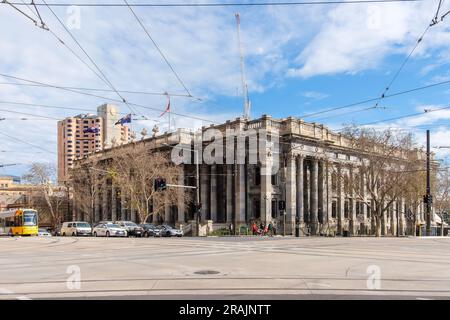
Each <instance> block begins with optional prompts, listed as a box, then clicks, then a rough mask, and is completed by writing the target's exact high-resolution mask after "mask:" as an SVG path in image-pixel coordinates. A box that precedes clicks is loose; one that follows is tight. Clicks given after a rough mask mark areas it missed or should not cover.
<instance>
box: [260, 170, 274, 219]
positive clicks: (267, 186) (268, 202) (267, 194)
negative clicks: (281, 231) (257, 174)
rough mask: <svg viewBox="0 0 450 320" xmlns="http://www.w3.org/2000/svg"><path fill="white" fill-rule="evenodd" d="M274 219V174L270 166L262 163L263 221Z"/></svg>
mask: <svg viewBox="0 0 450 320" xmlns="http://www.w3.org/2000/svg"><path fill="white" fill-rule="evenodd" d="M271 220H272V174H271V169H270V166H269V165H267V164H262V165H261V221H263V222H265V223H269V222H270V221H271Z"/></svg>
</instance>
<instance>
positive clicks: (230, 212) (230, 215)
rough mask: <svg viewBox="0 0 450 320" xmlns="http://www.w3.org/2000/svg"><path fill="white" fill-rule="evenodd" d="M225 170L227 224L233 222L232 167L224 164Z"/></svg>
mask: <svg viewBox="0 0 450 320" xmlns="http://www.w3.org/2000/svg"><path fill="white" fill-rule="evenodd" d="M226 168H227V186H226V187H227V194H226V201H227V223H232V222H233V167H232V165H231V164H226Z"/></svg>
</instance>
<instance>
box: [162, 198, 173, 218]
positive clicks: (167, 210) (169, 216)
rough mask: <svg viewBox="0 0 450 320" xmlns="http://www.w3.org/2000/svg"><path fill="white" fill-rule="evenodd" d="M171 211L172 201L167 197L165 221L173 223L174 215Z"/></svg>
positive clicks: (165, 200)
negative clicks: (172, 215)
mask: <svg viewBox="0 0 450 320" xmlns="http://www.w3.org/2000/svg"><path fill="white" fill-rule="evenodd" d="M170 211H171V207H170V203H169V201H168V200H167V197H166V198H165V199H164V222H165V223H171V222H172V217H171V214H170Z"/></svg>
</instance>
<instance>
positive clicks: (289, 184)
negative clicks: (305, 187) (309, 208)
mask: <svg viewBox="0 0 450 320" xmlns="http://www.w3.org/2000/svg"><path fill="white" fill-rule="evenodd" d="M286 169H287V170H286V213H287V219H286V224H287V226H286V227H287V228H286V231H287V232H288V233H290V232H291V233H293V231H294V228H295V216H296V214H297V200H296V196H297V184H296V183H297V182H296V169H297V168H296V163H295V156H294V155H293V154H288V156H287V168H286Z"/></svg>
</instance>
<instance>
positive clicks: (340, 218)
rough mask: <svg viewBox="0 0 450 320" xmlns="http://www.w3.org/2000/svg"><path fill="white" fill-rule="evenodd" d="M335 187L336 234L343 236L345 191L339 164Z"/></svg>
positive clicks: (342, 173) (341, 169)
mask: <svg viewBox="0 0 450 320" xmlns="http://www.w3.org/2000/svg"><path fill="white" fill-rule="evenodd" d="M337 184H338V185H337V187H338V199H337V200H338V201H337V225H338V228H337V229H338V231H337V232H338V233H339V234H340V235H343V232H344V228H343V227H344V215H345V212H344V206H345V190H344V169H343V168H342V165H341V164H339V168H338V174H337Z"/></svg>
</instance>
